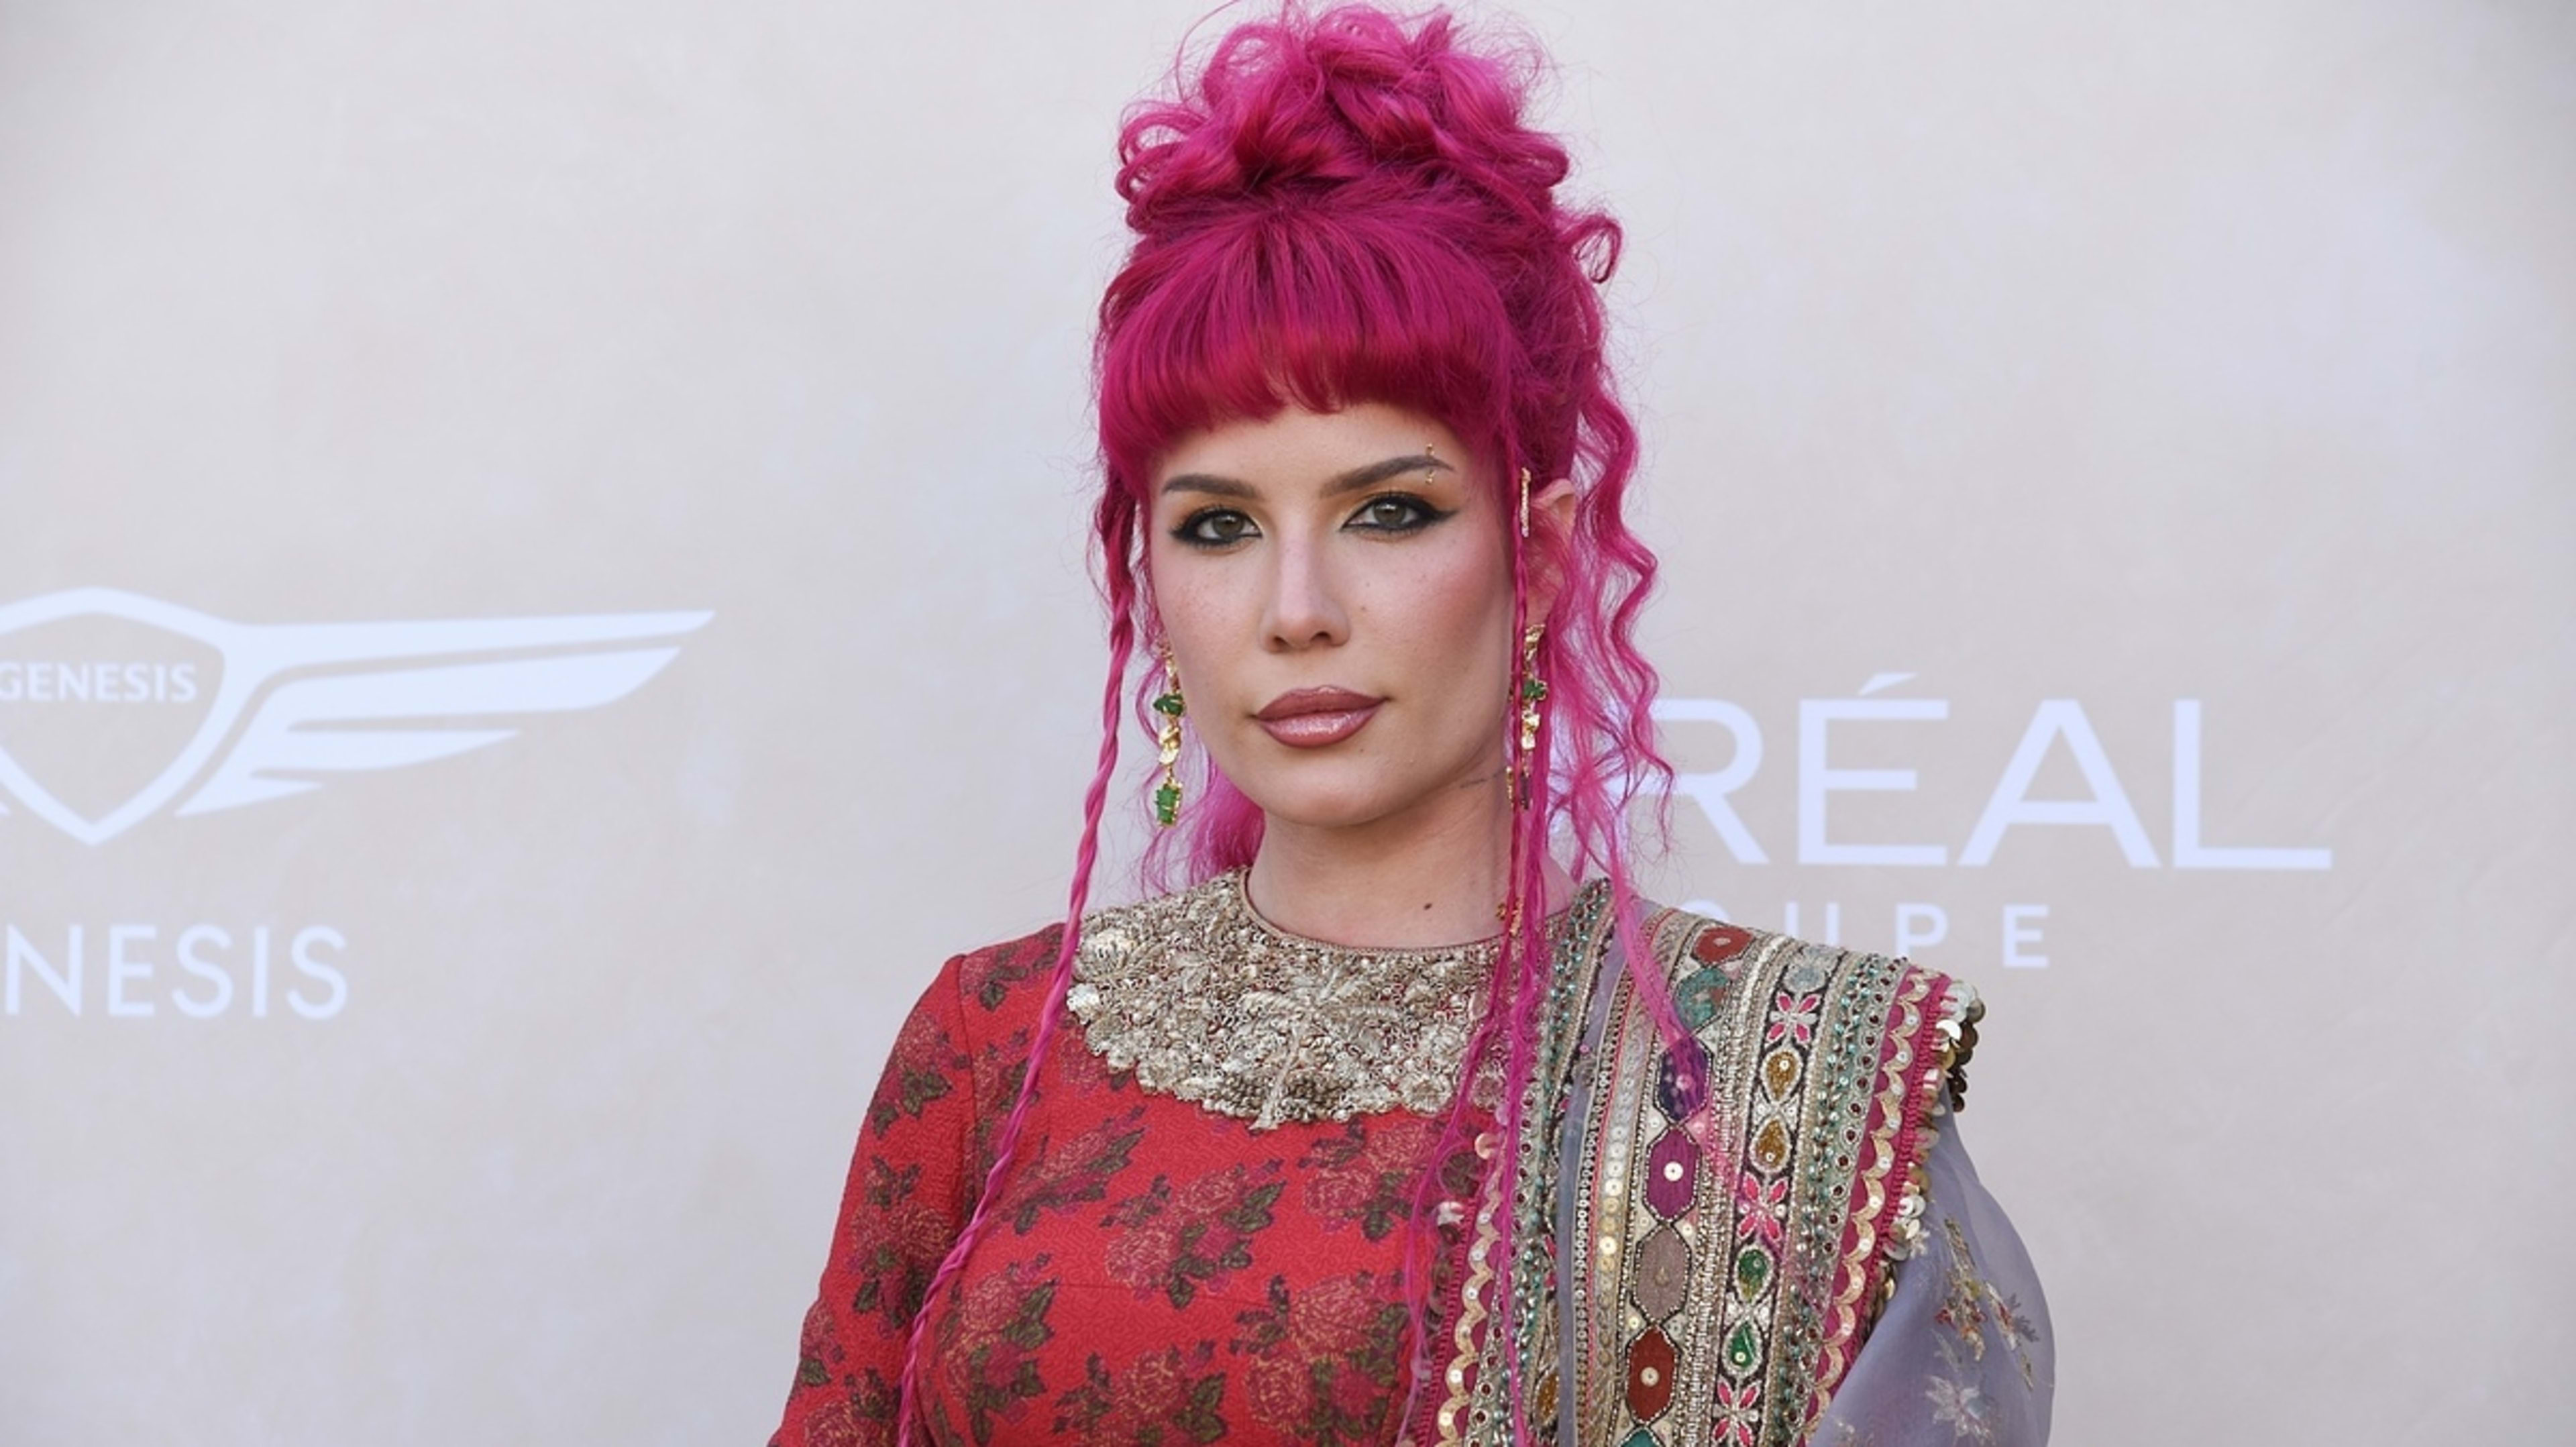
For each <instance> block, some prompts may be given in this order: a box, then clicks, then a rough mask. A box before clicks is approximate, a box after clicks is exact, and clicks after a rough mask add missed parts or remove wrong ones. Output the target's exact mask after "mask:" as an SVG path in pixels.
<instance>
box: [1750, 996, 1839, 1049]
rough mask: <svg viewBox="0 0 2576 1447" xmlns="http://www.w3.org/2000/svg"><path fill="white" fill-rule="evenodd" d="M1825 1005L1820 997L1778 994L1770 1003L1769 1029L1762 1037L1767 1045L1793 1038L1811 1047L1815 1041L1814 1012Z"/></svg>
mask: <svg viewBox="0 0 2576 1447" xmlns="http://www.w3.org/2000/svg"><path fill="white" fill-rule="evenodd" d="M1824 1003H1825V997H1824V996H1822V995H1791V994H1790V993H1789V992H1788V991H1786V990H1783V991H1781V992H1780V998H1779V999H1777V1000H1774V1001H1772V1002H1771V1028H1770V1029H1769V1030H1768V1031H1766V1032H1765V1033H1764V1035H1763V1040H1764V1042H1765V1043H1767V1044H1772V1045H1777V1044H1779V1043H1780V1042H1781V1041H1783V1040H1786V1039H1790V1038H1792V1037H1794V1038H1795V1039H1796V1040H1797V1042H1798V1043H1799V1044H1801V1045H1812V1044H1814V1043H1815V1039H1816V1011H1817V1010H1818V1009H1819V1008H1821V1007H1822V1006H1823V1005H1824Z"/></svg>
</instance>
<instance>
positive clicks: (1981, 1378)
mask: <svg viewBox="0 0 2576 1447" xmlns="http://www.w3.org/2000/svg"><path fill="white" fill-rule="evenodd" d="M1923 1170H1924V1177H1925V1186H1926V1190H1925V1193H1924V1195H1925V1202H1924V1204H1925V1207H1926V1209H1925V1212H1924V1220H1923V1223H1924V1227H1925V1230H1924V1245H1923V1249H1922V1251H1921V1252H1920V1253H1918V1254H1916V1255H1915V1256H1913V1257H1911V1258H1909V1259H1907V1260H1905V1261H1902V1262H1899V1263H1898V1264H1897V1267H1896V1294H1895V1296H1893V1297H1892V1298H1890V1299H1889V1301H1888V1303H1887V1310H1886V1311H1885V1312H1884V1313H1883V1314H1882V1315H1881V1316H1880V1317H1879V1319H1878V1325H1877V1326H1876V1327H1875V1328H1873V1329H1872V1330H1871V1332H1870V1334H1869V1339H1868V1340H1867V1341H1866V1342H1864V1343H1863V1344H1862V1346H1861V1350H1860V1354H1859V1355H1858V1356H1857V1357H1855V1358H1853V1360H1852V1367H1851V1371H1850V1373H1849V1375H1847V1376H1845V1377H1844V1378H1843V1383H1842V1386H1841V1387H1840V1388H1839V1389H1838V1390H1836V1391H1835V1393H1834V1397H1833V1401H1832V1402H1831V1403H1830V1404H1829V1405H1828V1406H1827V1407H1826V1409H1825V1413H1824V1416H1823V1417H1822V1418H1821V1419H1820V1420H1819V1421H1818V1423H1817V1426H1816V1431H1815V1435H1814V1436H1812V1437H1811V1438H1809V1439H1808V1440H1809V1441H1810V1442H1812V1443H1813V1444H1814V1447H1958V1444H1970V1443H1973V1444H1976V1447H2040V1444H2042V1443H2045V1442H2046V1441H2047V1440H2048V1411H2049V1402H2050V1399H2051V1397H2052V1396H2053V1395H2054V1392H2055V1389H2056V1384H2057V1351H2056V1344H2055V1341H2054V1339H2053V1338H2052V1337H2051V1336H2050V1334H2049V1326H2048V1300H2047V1298H2046V1297H2045V1296H2043V1295H2042V1294H2041V1293H2040V1289H2039V1276H2038V1274H2037V1273H2036V1272H2034V1271H2032V1270H2031V1265H2030V1254H2029V1253H2028V1252H2026V1251H2024V1250H2023V1249H2022V1244H2021V1236H2020V1235H2019V1234H2018V1233H2017V1232H2015V1231H2014V1230H2013V1226H2012V1222H2011V1220H2010V1219H2008V1218H2007V1217H2006V1216H2005V1215H2004V1211H2003V1207H2001V1206H1998V1205H1996V1204H1995V1198H1994V1197H1993V1196H1991V1195H1988V1194H1987V1192H1986V1188H1985V1186H1984V1185H1983V1184H1981V1183H1980V1182H1979V1181H1978V1180H1977V1168H1976V1166H1975V1165H1974V1164H1972V1163H1971V1162H1970V1161H1969V1159H1968V1151H1967V1147H1965V1146H1963V1145H1961V1144H1960V1143H1959V1118H1958V1116H1957V1115H1956V1114H1950V1113H1945V1114H1943V1115H1942V1116H1941V1117H1940V1119H1939V1136H1938V1138H1937V1139H1936V1140H1935V1142H1934V1144H1933V1146H1932V1150H1931V1152H1930V1153H1929V1154H1928V1155H1927V1156H1926V1157H1925V1158H1924V1163H1923Z"/></svg>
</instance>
